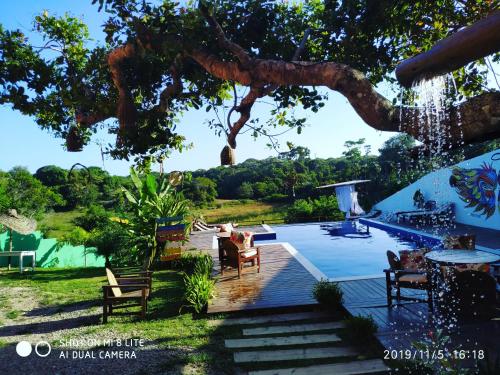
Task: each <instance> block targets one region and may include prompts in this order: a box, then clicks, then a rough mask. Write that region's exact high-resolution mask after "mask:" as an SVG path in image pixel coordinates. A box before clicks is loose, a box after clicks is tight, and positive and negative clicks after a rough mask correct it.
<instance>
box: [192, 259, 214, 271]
mask: <svg viewBox="0 0 500 375" xmlns="http://www.w3.org/2000/svg"><path fill="white" fill-rule="evenodd" d="M213 268H214V261H213V259H212V257H211V256H210V255H208V254H203V255H200V256H198V257H196V260H195V262H194V273H199V274H203V275H208V276H210V275H211V274H212V270H213Z"/></svg>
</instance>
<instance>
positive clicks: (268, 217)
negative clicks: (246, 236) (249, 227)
mask: <svg viewBox="0 0 500 375" xmlns="http://www.w3.org/2000/svg"><path fill="white" fill-rule="evenodd" d="M214 206H215V207H214V208H205V209H203V210H202V214H203V216H204V217H205V220H206V221H207V222H208V223H214V224H215V223H227V222H237V223H241V224H256V223H261V222H262V221H263V220H264V221H265V222H270V223H283V218H284V216H285V211H286V207H287V204H285V203H267V202H260V201H254V200H242V201H240V200H225V199H217V200H216V202H215V205H214Z"/></svg>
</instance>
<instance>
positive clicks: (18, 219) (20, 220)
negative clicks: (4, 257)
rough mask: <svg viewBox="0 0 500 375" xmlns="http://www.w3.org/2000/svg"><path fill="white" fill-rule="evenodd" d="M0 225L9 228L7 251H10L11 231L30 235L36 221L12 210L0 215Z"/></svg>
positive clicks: (34, 228)
mask: <svg viewBox="0 0 500 375" xmlns="http://www.w3.org/2000/svg"><path fill="white" fill-rule="evenodd" d="M0 224H1V225H3V226H4V227H7V228H9V251H12V231H14V232H17V233H20V234H30V233H33V232H34V231H35V230H36V220H34V219H30V218H28V217H26V216H22V215H19V214H18V213H17V211H16V210H14V209H11V210H8V211H7V213H6V214H0ZM9 269H10V257H9Z"/></svg>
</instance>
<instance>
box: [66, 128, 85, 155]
mask: <svg viewBox="0 0 500 375" xmlns="http://www.w3.org/2000/svg"><path fill="white" fill-rule="evenodd" d="M83 144H84V138H83V135H82V134H80V132H79V131H78V127H76V126H72V127H70V128H69V131H68V135H67V136H66V149H67V150H68V151H69V152H79V151H82V150H83Z"/></svg>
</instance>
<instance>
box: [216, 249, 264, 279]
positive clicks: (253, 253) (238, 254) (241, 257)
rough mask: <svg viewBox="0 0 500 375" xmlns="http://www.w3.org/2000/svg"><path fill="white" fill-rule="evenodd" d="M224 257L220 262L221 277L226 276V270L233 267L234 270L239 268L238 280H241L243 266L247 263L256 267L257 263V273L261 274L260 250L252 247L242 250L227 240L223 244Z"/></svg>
mask: <svg viewBox="0 0 500 375" xmlns="http://www.w3.org/2000/svg"><path fill="white" fill-rule="evenodd" d="M222 246H223V248H224V253H225V255H224V257H223V258H222V259H221V260H220V262H221V275H223V274H224V268H225V267H227V266H231V267H233V268H238V279H239V278H241V274H242V272H243V265H244V264H245V263H252V266H255V262H257V273H259V272H260V248H258V247H251V248H248V249H243V250H240V249H239V248H238V246H237V245H236V244H235V243H234V242H232V241H231V240H229V239H227V240H226V241H224V242H223V245H222Z"/></svg>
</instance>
